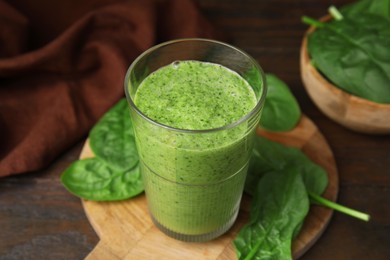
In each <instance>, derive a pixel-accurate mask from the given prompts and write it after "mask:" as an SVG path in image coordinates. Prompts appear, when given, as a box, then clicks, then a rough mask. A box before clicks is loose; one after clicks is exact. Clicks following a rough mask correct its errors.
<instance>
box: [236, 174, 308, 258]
mask: <svg viewBox="0 0 390 260" xmlns="http://www.w3.org/2000/svg"><path fill="white" fill-rule="evenodd" d="M308 210H309V199H308V195H307V192H306V189H305V184H304V182H303V179H302V175H301V173H300V170H299V169H297V168H294V167H293V168H290V169H286V168H285V169H282V170H278V171H270V172H268V173H266V174H265V175H264V176H263V177H262V178H261V180H260V181H259V183H258V185H257V189H256V192H254V197H253V201H252V204H251V211H250V221H249V223H248V224H247V225H246V226H244V227H243V228H242V229H241V230H240V232H239V234H238V236H237V237H236V238H235V240H234V245H235V247H236V252H237V256H238V258H239V259H278V260H282V259H291V241H292V239H293V237H294V234H296V229H297V228H298V227H300V226H301V223H302V222H303V220H304V218H305V216H306V215H307V213H308Z"/></svg>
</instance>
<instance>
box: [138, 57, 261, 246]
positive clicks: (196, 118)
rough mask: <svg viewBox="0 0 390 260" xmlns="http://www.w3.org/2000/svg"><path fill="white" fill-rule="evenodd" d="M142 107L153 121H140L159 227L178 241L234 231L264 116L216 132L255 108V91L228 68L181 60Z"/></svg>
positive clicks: (146, 87) (150, 84) (155, 82)
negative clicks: (257, 130) (256, 134)
mask: <svg viewBox="0 0 390 260" xmlns="http://www.w3.org/2000/svg"><path fill="white" fill-rule="evenodd" d="M134 103H135V105H136V106H137V108H138V109H139V110H140V111H141V112H142V113H143V114H144V115H145V116H146V117H147V118H148V119H147V120H145V118H141V117H133V120H135V122H134V125H135V134H136V138H137V146H138V151H139V154H140V158H141V169H142V172H143V178H144V183H145V190H146V195H147V199H148V205H149V209H150V212H151V215H152V217H153V220H154V221H155V223H156V224H157V225H158V226H159V227H160V228H162V229H163V230H165V232H166V233H172V234H174V235H175V236H177V234H179V235H183V236H191V235H194V236H196V235H204V234H210V233H215V232H218V230H226V227H230V226H231V225H232V224H233V222H234V220H235V218H236V216H237V212H238V208H239V204H240V199H241V195H242V190H243V185H244V181H245V176H246V171H247V165H248V161H249V158H250V154H251V151H252V138H253V131H254V129H255V127H254V126H255V125H257V122H258V120H259V118H256V119H255V120H254V121H255V122H253V120H252V121H248V120H247V121H245V120H244V121H242V123H240V124H237V125H234V126H231V127H227V128H226V129H222V130H219V131H216V130H210V129H216V128H222V127H225V126H227V125H230V124H232V123H235V122H237V121H238V120H239V119H241V118H242V117H244V116H245V115H247V114H248V113H249V112H250V111H252V110H253V109H254V107H255V106H256V103H257V99H256V95H255V93H254V92H253V90H252V88H251V86H250V85H249V84H248V83H247V82H246V81H245V80H244V79H243V78H242V77H241V76H239V75H238V74H237V73H235V72H233V71H231V70H229V69H227V68H225V67H223V66H221V65H217V64H213V63H206V62H198V61H180V62H174V63H172V64H170V65H168V66H165V67H162V68H160V69H159V70H157V71H155V72H154V73H152V74H150V75H149V76H148V77H146V78H145V79H144V80H143V81H142V83H141V84H140V86H139V87H138V89H137V92H136V94H135V98H134ZM150 119H151V120H153V121H155V122H158V123H159V124H162V125H165V126H169V128H167V127H164V126H161V125H158V124H155V123H153V122H151V121H150ZM172 128H175V129H172ZM189 130H195V131H189ZM196 130H201V131H196ZM208 130H210V131H208ZM179 239H180V237H179Z"/></svg>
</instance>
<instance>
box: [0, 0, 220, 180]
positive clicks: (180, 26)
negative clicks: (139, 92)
mask: <svg viewBox="0 0 390 260" xmlns="http://www.w3.org/2000/svg"><path fill="white" fill-rule="evenodd" d="M185 37H203V38H215V31H214V30H213V28H212V26H211V25H210V24H209V23H208V22H207V21H206V20H205V19H204V18H203V17H202V16H201V14H200V13H199V10H198V8H197V6H196V5H195V4H194V3H193V2H192V1H190V0H165V1H164V0H160V1H158V0H155V1H153V0H134V1H132V0H127V1H119V0H83V1H80V0H67V1H52V0H40V1H35V0H9V1H8V2H4V1H3V0H0V159H1V162H0V176H7V175H12V174H18V173H24V172H31V171H35V170H39V169H42V168H43V167H45V166H47V165H48V164H49V163H50V162H51V161H52V160H53V159H55V158H56V157H57V156H58V155H60V154H61V153H62V152H64V151H65V150H66V149H68V148H69V147H71V146H72V145H74V144H75V143H76V142H77V141H79V140H81V138H83V137H85V136H86V134H87V133H88V131H89V130H90V128H91V127H92V126H93V125H94V124H95V123H96V121H97V120H98V119H99V118H100V117H101V116H102V114H103V113H104V112H105V111H106V110H107V109H108V108H110V107H111V106H112V105H113V104H114V103H115V102H117V101H118V100H119V98H121V97H122V96H123V95H124V94H123V93H124V91H123V81H124V75H125V72H126V70H127V68H128V67H129V65H130V63H131V62H132V61H133V60H134V58H136V57H137V56H138V55H139V54H140V53H141V52H142V51H144V50H146V49H147V48H149V47H151V46H152V45H154V44H156V43H158V42H162V41H166V40H170V39H175V38H185Z"/></svg>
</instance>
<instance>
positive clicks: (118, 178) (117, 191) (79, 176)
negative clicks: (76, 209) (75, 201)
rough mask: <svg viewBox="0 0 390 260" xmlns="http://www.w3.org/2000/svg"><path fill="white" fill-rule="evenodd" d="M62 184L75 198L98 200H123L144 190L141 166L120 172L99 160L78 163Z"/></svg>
mask: <svg viewBox="0 0 390 260" xmlns="http://www.w3.org/2000/svg"><path fill="white" fill-rule="evenodd" d="M61 181H62V183H63V184H64V186H65V187H66V188H67V189H68V190H69V191H70V192H71V193H73V194H74V195H76V196H78V197H81V198H84V199H88V200H97V201H114V200H123V199H127V198H130V197H133V196H136V195H138V194H139V193H141V192H142V191H143V190H144V186H143V182H142V178H141V173H140V170H139V166H138V164H137V165H136V166H135V167H133V169H131V170H129V171H119V170H116V169H114V168H112V167H110V166H108V165H107V164H106V163H105V162H103V161H102V160H100V159H98V158H90V159H84V160H78V161H75V162H74V163H73V164H71V165H70V166H69V167H68V168H67V169H66V170H65V171H64V173H63V174H62V176H61Z"/></svg>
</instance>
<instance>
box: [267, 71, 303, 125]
mask: <svg viewBox="0 0 390 260" xmlns="http://www.w3.org/2000/svg"><path fill="white" fill-rule="evenodd" d="M266 79H267V87H268V89H267V96H266V98H265V104H264V108H263V112H262V116H261V121H260V125H261V126H262V127H263V128H265V129H267V130H270V131H274V132H280V131H288V130H291V129H293V128H294V127H295V125H296V124H297V123H298V121H299V119H300V117H301V110H300V108H299V104H298V102H297V100H296V99H295V97H294V95H293V94H292V93H291V91H290V89H289V88H288V86H287V85H286V83H284V82H283V81H282V80H281V79H279V78H278V77H277V76H275V75H273V74H266Z"/></svg>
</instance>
